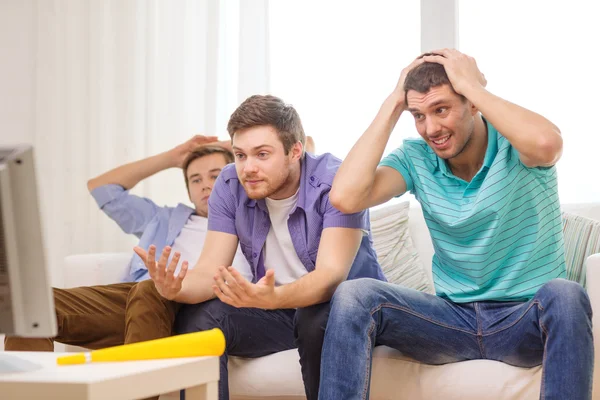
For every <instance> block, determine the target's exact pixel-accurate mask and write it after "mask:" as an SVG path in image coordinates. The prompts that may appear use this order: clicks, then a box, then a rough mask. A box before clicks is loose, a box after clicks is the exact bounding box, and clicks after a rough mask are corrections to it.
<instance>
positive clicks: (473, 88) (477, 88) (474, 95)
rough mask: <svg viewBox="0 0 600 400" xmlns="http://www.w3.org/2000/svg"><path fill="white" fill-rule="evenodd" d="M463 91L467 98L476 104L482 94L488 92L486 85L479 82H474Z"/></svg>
mask: <svg viewBox="0 0 600 400" xmlns="http://www.w3.org/2000/svg"><path fill="white" fill-rule="evenodd" d="M461 93H462V94H463V96H465V97H466V98H467V100H469V101H470V102H471V103H473V104H475V105H476V103H477V102H478V101H479V99H480V98H481V96H482V95H485V93H487V90H486V88H485V87H483V86H481V85H479V84H473V85H469V86H467V87H465V88H464V89H462V91H461Z"/></svg>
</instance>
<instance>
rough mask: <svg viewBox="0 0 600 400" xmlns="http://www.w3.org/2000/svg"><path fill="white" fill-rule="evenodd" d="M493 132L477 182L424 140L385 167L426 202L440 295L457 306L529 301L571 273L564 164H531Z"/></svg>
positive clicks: (409, 142)
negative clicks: (561, 185) (559, 173)
mask: <svg viewBox="0 0 600 400" xmlns="http://www.w3.org/2000/svg"><path fill="white" fill-rule="evenodd" d="M487 128H488V147H487V151H486V154H485V158H484V161H483V165H482V167H481V169H480V170H479V172H478V173H477V174H476V175H475V176H474V177H473V179H472V180H471V182H466V181H464V180H462V179H460V178H458V177H456V176H454V175H453V174H452V172H451V171H450V168H449V167H448V166H447V165H446V162H445V161H444V160H443V159H441V158H439V157H438V156H437V155H436V154H435V153H434V151H433V150H432V149H431V148H430V147H429V146H428V145H427V143H426V142H425V141H424V140H423V139H407V140H405V141H404V142H403V145H402V146H401V147H400V148H398V149H396V150H394V151H393V152H392V153H391V154H389V155H388V156H386V157H385V158H384V159H383V160H382V161H381V163H380V165H381V166H387V167H391V168H394V169H395V170H397V171H398V172H400V174H401V175H402V177H403V178H404V180H405V181H406V185H407V189H408V190H409V191H410V192H411V193H412V194H414V195H415V197H416V199H417V200H418V201H419V203H421V206H422V208H423V214H424V217H425V221H426V223H427V226H428V228H429V232H430V234H431V239H432V242H433V247H434V250H435V254H434V256H433V260H432V272H433V279H434V283H435V288H436V293H437V295H438V296H441V297H446V298H448V299H450V300H451V301H453V302H456V303H466V302H473V301H486V300H489V301H523V300H528V299H531V298H532V297H533V295H534V294H535V293H536V292H537V290H538V289H539V288H540V287H541V286H542V285H543V284H544V283H546V282H548V281H549V280H551V279H554V278H564V277H565V276H566V272H565V255H564V243H563V233H562V220H561V214H560V203H559V199H558V190H557V179H556V167H549V168H528V167H526V166H525V165H524V164H523V163H522V162H521V160H520V159H519V154H518V153H517V151H516V150H515V149H514V148H513V146H512V145H511V144H510V143H509V142H508V140H506V138H505V137H504V136H502V135H501V134H500V133H499V132H498V131H497V130H496V129H495V128H494V127H493V126H492V125H491V124H489V123H488V124H487Z"/></svg>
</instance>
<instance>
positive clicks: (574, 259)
mask: <svg viewBox="0 0 600 400" xmlns="http://www.w3.org/2000/svg"><path fill="white" fill-rule="evenodd" d="M562 217H563V233H564V237H565V261H566V268H567V279H569V280H571V281H574V282H579V283H580V284H581V285H583V286H584V287H585V286H586V282H585V276H586V274H585V261H586V259H587V258H588V257H589V256H590V255H592V254H596V253H600V222H599V221H594V220H592V219H589V218H586V217H582V216H580V215H575V214H571V213H568V212H563V213H562Z"/></svg>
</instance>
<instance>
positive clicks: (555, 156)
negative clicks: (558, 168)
mask: <svg viewBox="0 0 600 400" xmlns="http://www.w3.org/2000/svg"><path fill="white" fill-rule="evenodd" d="M538 149H539V151H538V154H539V160H538V161H539V164H540V165H544V166H550V165H554V164H556V162H557V161H558V160H559V159H560V156H561V155H562V149H563V140H562V136H560V134H558V133H557V132H556V131H555V132H553V133H552V135H548V137H546V138H544V139H542V140H541V141H540V143H539V144H538Z"/></svg>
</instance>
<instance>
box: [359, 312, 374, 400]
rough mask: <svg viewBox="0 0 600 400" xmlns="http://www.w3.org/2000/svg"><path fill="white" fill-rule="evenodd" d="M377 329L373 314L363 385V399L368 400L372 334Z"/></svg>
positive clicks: (368, 337)
mask: <svg viewBox="0 0 600 400" xmlns="http://www.w3.org/2000/svg"><path fill="white" fill-rule="evenodd" d="M374 329H375V323H374V322H373V313H371V325H370V327H369V332H368V335H367V339H368V341H369V343H368V344H369V349H370V351H367V364H366V369H367V370H366V375H365V382H364V383H363V393H362V399H363V400H366V398H367V397H368V396H369V386H370V379H371V363H372V360H371V358H372V356H373V343H371V334H372V333H373V330H374Z"/></svg>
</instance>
